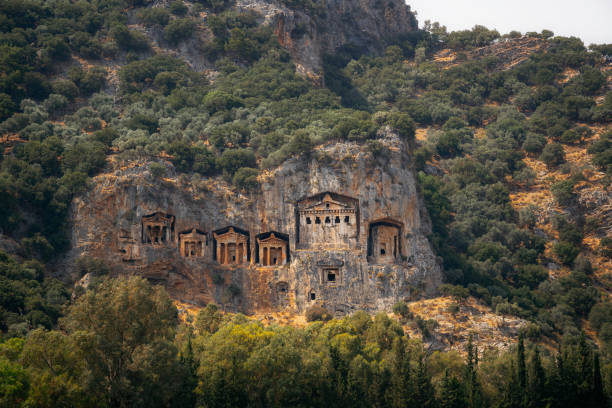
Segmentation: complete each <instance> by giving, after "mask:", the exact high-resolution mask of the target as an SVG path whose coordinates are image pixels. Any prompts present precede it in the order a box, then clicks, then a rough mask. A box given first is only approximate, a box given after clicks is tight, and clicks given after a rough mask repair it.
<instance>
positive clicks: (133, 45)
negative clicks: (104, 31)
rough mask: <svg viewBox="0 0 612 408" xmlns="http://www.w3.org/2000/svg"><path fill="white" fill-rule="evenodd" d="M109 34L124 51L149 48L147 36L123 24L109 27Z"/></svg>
mask: <svg viewBox="0 0 612 408" xmlns="http://www.w3.org/2000/svg"><path fill="white" fill-rule="evenodd" d="M111 36H112V37H113V39H114V40H115V42H116V43H117V45H118V46H119V47H120V48H122V49H123V50H125V51H146V50H148V49H149V40H148V39H147V37H146V36H145V35H144V34H142V33H140V32H138V31H134V30H130V29H129V28H127V27H126V26H125V25H120V24H119V25H115V26H114V27H113V28H112V29H111Z"/></svg>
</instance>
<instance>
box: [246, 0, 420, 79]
mask: <svg viewBox="0 0 612 408" xmlns="http://www.w3.org/2000/svg"><path fill="white" fill-rule="evenodd" d="M313 4H316V6H315V8H313V9H310V10H300V9H291V8H289V7H286V6H284V5H282V4H281V3H279V2H274V1H266V0H238V1H237V3H236V8H237V9H238V10H240V11H249V10H252V11H255V12H257V13H258V14H260V15H261V16H262V19H263V23H264V24H268V25H270V26H272V27H273V28H274V32H275V34H276V36H277V38H278V40H279V42H280V44H281V45H282V46H284V47H285V48H287V49H288V50H289V52H290V53H291V56H292V57H293V59H294V61H295V62H296V66H297V70H298V72H300V73H302V74H303V75H305V76H307V77H309V78H311V79H313V80H315V81H318V82H322V80H323V77H322V69H323V63H322V59H323V56H324V55H325V54H333V53H335V52H336V51H337V50H338V49H340V48H342V47H351V48H352V49H355V50H358V51H359V52H361V53H368V54H380V53H381V52H382V51H384V49H385V46H386V45H388V44H389V43H390V42H391V41H392V40H396V41H397V40H398V39H399V38H401V36H402V35H405V34H408V33H410V32H413V31H415V30H417V28H418V27H417V20H416V18H415V16H414V14H413V13H412V12H411V11H410V6H408V5H406V3H405V2H404V1H403V0H384V1H381V0H326V1H316V2H313Z"/></svg>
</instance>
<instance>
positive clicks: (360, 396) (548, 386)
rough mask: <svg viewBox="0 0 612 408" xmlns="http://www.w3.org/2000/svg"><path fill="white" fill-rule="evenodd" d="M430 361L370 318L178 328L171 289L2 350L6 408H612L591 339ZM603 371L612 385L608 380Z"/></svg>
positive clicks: (231, 320) (127, 293)
mask: <svg viewBox="0 0 612 408" xmlns="http://www.w3.org/2000/svg"><path fill="white" fill-rule="evenodd" d="M465 352H466V356H465V358H464V357H463V356H462V355H461V354H459V353H458V352H456V351H451V352H433V353H431V352H428V351H427V350H426V349H425V347H423V344H422V343H421V342H420V341H418V340H413V339H409V338H408V337H407V336H405V335H404V333H403V330H402V327H401V326H400V324H399V323H398V321H396V320H394V319H391V318H389V317H388V316H387V315H386V314H384V313H381V314H379V315H376V316H375V317H374V318H372V317H371V316H370V315H368V314H367V313H365V312H357V313H355V314H354V315H352V316H350V317H346V318H343V319H333V320H330V321H328V322H326V323H324V322H321V321H316V322H313V323H311V324H309V325H307V326H306V327H304V328H292V327H290V326H267V327H266V326H264V325H262V324H261V323H260V322H257V321H254V320H249V319H247V318H246V317H245V316H242V315H222V314H221V313H220V312H219V311H218V310H217V308H216V307H215V306H213V305H209V306H207V307H206V308H204V309H202V310H201V311H200V312H199V313H198V315H197V317H196V318H195V321H194V322H193V324H185V323H179V320H178V319H177V309H176V308H175V306H174V305H173V304H172V302H171V300H170V299H169V297H168V295H167V294H166V293H165V291H164V290H163V289H162V288H161V287H153V286H151V285H149V284H148V283H147V282H146V281H144V280H143V279H142V278H138V277H132V278H129V279H126V278H123V279H118V280H102V281H100V282H99V283H98V284H97V285H96V286H95V287H91V288H90V289H89V290H88V291H87V292H86V293H84V294H83V295H82V296H81V297H80V298H78V299H77V300H76V301H75V302H74V304H73V305H71V306H70V308H69V309H68V311H67V314H66V317H64V318H63V319H62V321H61V324H60V327H59V328H58V329H57V330H45V329H36V330H33V331H31V332H30V333H29V334H28V336H27V337H26V338H25V339H22V338H13V339H10V340H7V341H4V342H2V343H0V390H1V391H2V393H1V394H0V402H1V403H2V404H3V405H4V406H12V407H16V406H24V407H25V406H27V407H29V406H70V407H92V406H93V407H194V406H198V407H237V406H260V407H287V406H295V407H329V406H332V407H336V406H351V407H372V406H377V407H404V406H417V407H441V408H451V407H484V406H491V407H506V406H513V407H514V406H516V407H530V406H533V407H540V406H545V405H547V406H554V407H572V406H582V407H603V406H606V405H605V404H606V399H607V398H608V396H609V391H606V390H609V389H610V385H612V384H610V381H611V377H610V375H609V373H610V366H609V365H606V366H604V367H603V370H602V367H601V366H600V359H599V356H598V355H597V354H596V353H594V352H593V351H592V350H591V349H590V347H589V345H588V343H587V341H586V338H585V337H584V336H581V337H579V338H578V339H576V340H575V341H573V342H566V343H564V344H563V345H562V346H561V348H560V351H559V352H558V353H550V352H549V351H547V350H546V349H543V348H540V347H538V346H536V345H534V344H531V343H526V342H525V341H524V340H523V338H522V337H521V338H520V340H519V343H518V345H517V346H516V347H514V348H512V349H511V350H508V351H506V352H499V351H495V352H492V353H482V352H481V351H479V350H478V348H477V347H475V346H474V345H473V343H472V341H471V339H470V340H469V341H468V343H467V344H466V349H465ZM602 372H603V373H605V374H606V375H605V376H602Z"/></svg>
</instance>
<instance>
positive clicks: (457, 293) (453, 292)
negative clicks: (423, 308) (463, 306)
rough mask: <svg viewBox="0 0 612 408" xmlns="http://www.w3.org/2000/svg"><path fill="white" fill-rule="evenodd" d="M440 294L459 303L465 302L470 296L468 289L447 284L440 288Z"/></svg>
mask: <svg viewBox="0 0 612 408" xmlns="http://www.w3.org/2000/svg"><path fill="white" fill-rule="evenodd" d="M438 290H439V291H440V293H442V294H443V295H444V296H452V297H453V298H455V299H456V300H457V301H458V302H463V301H465V299H467V298H468V297H469V296H470V291H469V290H468V289H467V288H464V287H463V286H459V285H449V284H447V283H445V284H443V285H440V287H438Z"/></svg>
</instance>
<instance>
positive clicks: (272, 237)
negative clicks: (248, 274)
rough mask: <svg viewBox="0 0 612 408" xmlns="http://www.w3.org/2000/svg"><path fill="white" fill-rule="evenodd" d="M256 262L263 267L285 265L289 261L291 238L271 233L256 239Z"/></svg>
mask: <svg viewBox="0 0 612 408" xmlns="http://www.w3.org/2000/svg"><path fill="white" fill-rule="evenodd" d="M256 238H257V239H256V252H255V255H256V262H257V264H259V265H261V266H278V265H285V264H286V263H287V262H288V260H289V236H288V235H286V234H281V233H280V232H275V231H270V232H264V233H262V234H259V235H257V237H256Z"/></svg>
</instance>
